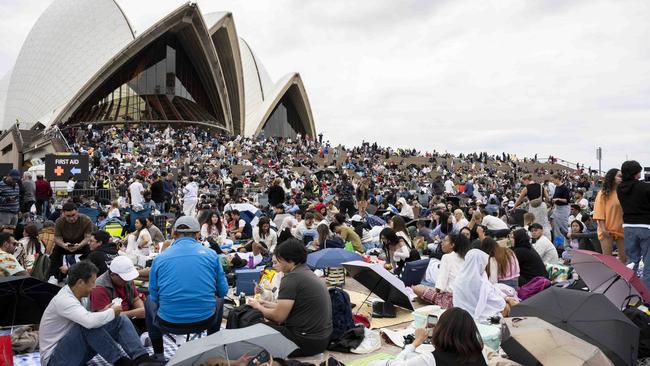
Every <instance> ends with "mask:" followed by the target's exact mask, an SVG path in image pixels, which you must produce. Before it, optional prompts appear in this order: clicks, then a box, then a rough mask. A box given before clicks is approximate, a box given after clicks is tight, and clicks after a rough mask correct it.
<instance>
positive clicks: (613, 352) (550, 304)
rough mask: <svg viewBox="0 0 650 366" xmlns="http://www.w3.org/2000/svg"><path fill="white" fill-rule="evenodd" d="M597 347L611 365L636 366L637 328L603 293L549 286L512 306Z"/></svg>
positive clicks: (515, 312)
mask: <svg viewBox="0 0 650 366" xmlns="http://www.w3.org/2000/svg"><path fill="white" fill-rule="evenodd" d="M510 316H511V317H526V316H533V317H538V318H540V319H542V320H545V321H546V322H548V323H550V324H552V325H555V326H556V327H558V328H560V329H563V330H565V331H567V332H569V333H571V334H573V335H574V336H576V337H578V338H580V339H582V340H584V341H587V342H589V343H591V344H593V345H594V346H596V347H598V348H600V349H601V350H602V351H603V352H604V353H605V355H607V357H608V358H609V359H610V360H611V361H612V362H613V363H614V364H615V365H617V366H618V365H636V363H637V348H638V344H639V328H638V327H637V326H636V325H634V323H632V322H631V321H630V320H629V319H628V318H627V317H626V316H625V315H623V312H621V311H620V310H619V309H618V308H616V306H614V304H612V303H611V301H609V300H608V299H607V297H605V295H603V294H598V293H594V292H585V291H578V290H569V289H564V288H559V287H550V288H548V289H546V290H544V291H542V292H540V293H538V294H537V295H535V296H533V297H530V298H528V299H526V300H524V301H522V302H520V303H519V304H517V305H515V306H513V307H512V310H511V311H510Z"/></svg>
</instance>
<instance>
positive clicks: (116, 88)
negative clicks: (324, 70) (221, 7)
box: [0, 0, 315, 152]
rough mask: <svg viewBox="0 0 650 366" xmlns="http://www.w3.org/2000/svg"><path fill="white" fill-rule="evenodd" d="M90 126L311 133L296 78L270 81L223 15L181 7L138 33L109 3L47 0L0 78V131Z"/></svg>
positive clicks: (105, 0) (228, 17) (301, 87)
mask: <svg viewBox="0 0 650 366" xmlns="http://www.w3.org/2000/svg"><path fill="white" fill-rule="evenodd" d="M278 51H279V52H281V50H278ZM17 122H18V125H17ZM88 123H92V124H130V125H135V124H138V123H162V124H170V123H174V124H179V123H180V124H193V125H202V126H206V127H209V128H213V129H216V130H219V131H222V132H223V133H226V134H231V135H243V136H246V137H251V136H257V135H259V134H261V133H263V134H264V135H265V136H267V137H269V136H282V137H295V136H296V135H297V134H301V135H302V136H311V137H314V135H315V126H314V120H313V116H312V112H311V108H310V105H309V100H308V98H307V93H306V91H305V87H304V85H303V82H302V79H301V78H300V75H299V74H298V73H290V74H288V75H285V76H284V77H282V78H280V79H279V80H277V81H275V82H274V81H272V80H271V78H270V77H269V75H268V73H267V72H266V70H265V69H264V66H263V65H262V63H261V61H260V59H259V58H258V57H256V55H255V53H254V52H253V50H252V49H251V47H250V46H249V44H248V43H247V42H246V41H245V40H244V39H242V38H240V37H239V36H238V34H237V30H236V28H235V23H234V20H233V16H232V14H231V13H227V12H223V13H222V12H219V13H209V14H202V13H201V11H200V10H199V7H198V5H197V4H195V3H192V2H188V3H186V4H184V5H182V6H180V7H179V8H177V9H176V10H174V11H172V12H171V13H170V14H168V15H167V16H165V17H164V18H162V19H160V20H159V21H158V22H156V23H155V24H154V25H153V26H151V27H150V28H149V29H147V30H146V31H144V32H142V33H139V34H137V35H136V32H135V31H134V29H133V27H132V26H131V24H130V23H129V20H128V19H127V17H126V15H125V14H124V13H123V11H122V9H121V8H120V7H119V5H118V4H117V3H116V2H115V1H114V0H88V1H78V0H55V1H54V2H53V3H52V4H51V5H50V6H49V7H48V8H47V9H46V10H45V12H44V13H43V14H42V15H41V16H40V17H39V19H38V21H37V22H36V24H35V25H34V26H33V28H32V29H31V31H30V32H29V34H28V36H27V38H26V40H25V42H24V44H23V46H22V48H21V50H20V52H19V54H18V57H17V59H16V61H15V64H14V67H13V68H12V69H11V70H10V71H9V72H8V73H7V74H6V75H5V76H4V77H3V78H2V80H0V130H4V131H5V133H4V134H3V136H2V137H6V136H7V135H8V132H9V131H10V130H11V129H15V130H16V131H21V130H22V131H27V130H36V129H41V130H43V131H48V130H51V129H53V128H54V127H56V128H58V129H65V128H66V127H74V126H80V125H85V124H88ZM17 133H18V132H17ZM41 134H43V133H41ZM26 135H29V133H26ZM2 137H0V144H2V143H3V142H2V141H4V140H5V139H3V138H2ZM28 140H29V139H28ZM23 142H24V141H23ZM3 148H4V147H3V146H1V145H0V149H3ZM25 149H27V150H28V147H25ZM3 152H4V150H3Z"/></svg>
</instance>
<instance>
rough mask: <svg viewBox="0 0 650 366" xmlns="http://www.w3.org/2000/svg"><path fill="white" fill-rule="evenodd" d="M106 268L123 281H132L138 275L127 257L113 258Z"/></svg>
mask: <svg viewBox="0 0 650 366" xmlns="http://www.w3.org/2000/svg"><path fill="white" fill-rule="evenodd" d="M108 268H109V269H110V270H111V272H113V273H115V274H116V275H118V276H120V278H121V279H123V280H124V281H133V280H135V279H136V278H138V276H139V275H140V274H139V273H138V271H137V270H136V269H135V266H134V265H133V262H131V260H130V259H129V258H128V257H125V256H122V255H120V256H117V257H115V258H114V259H113V260H112V261H111V265H110V266H109V267H108Z"/></svg>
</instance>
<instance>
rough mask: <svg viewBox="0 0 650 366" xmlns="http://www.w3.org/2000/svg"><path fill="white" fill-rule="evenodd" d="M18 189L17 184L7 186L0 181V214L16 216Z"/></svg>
mask: <svg viewBox="0 0 650 366" xmlns="http://www.w3.org/2000/svg"><path fill="white" fill-rule="evenodd" d="M19 202H20V187H18V184H14V185H13V186H10V185H8V184H7V183H6V182H5V181H4V180H2V181H0V212H8V213H12V214H17V213H18V211H19V208H20V207H19Z"/></svg>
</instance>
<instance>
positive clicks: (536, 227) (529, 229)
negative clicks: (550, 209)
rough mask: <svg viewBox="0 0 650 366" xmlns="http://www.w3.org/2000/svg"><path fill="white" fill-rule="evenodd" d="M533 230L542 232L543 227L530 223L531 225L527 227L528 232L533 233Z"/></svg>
mask: <svg viewBox="0 0 650 366" xmlns="http://www.w3.org/2000/svg"><path fill="white" fill-rule="evenodd" d="M533 229H540V230H544V227H543V226H542V225H540V224H538V223H536V222H534V223H532V224H530V225H529V226H528V231H533Z"/></svg>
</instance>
